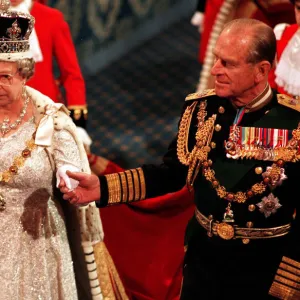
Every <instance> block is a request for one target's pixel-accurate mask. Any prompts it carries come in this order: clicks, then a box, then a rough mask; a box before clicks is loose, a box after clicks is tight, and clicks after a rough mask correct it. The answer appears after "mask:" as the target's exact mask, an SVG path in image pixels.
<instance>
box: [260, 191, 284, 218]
mask: <svg viewBox="0 0 300 300" xmlns="http://www.w3.org/2000/svg"><path fill="white" fill-rule="evenodd" d="M256 205H257V206H258V207H259V211H260V212H262V213H264V215H265V217H266V218H268V217H269V216H270V215H271V214H274V213H276V211H277V209H278V208H280V207H281V206H282V205H281V204H280V203H279V200H278V198H277V197H275V196H274V195H273V194H272V193H271V194H269V196H268V197H263V198H262V201H261V202H259V203H257V204H256Z"/></svg>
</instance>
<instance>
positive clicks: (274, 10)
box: [198, 0, 295, 63]
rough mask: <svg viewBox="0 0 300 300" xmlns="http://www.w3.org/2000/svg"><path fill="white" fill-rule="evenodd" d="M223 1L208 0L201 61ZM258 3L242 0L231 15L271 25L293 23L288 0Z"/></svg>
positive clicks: (202, 36) (269, 0)
mask: <svg viewBox="0 0 300 300" xmlns="http://www.w3.org/2000/svg"><path fill="white" fill-rule="evenodd" d="M199 1H201V0H199ZM223 2H224V0H209V1H206V6H205V18H204V31H203V33H202V35H201V40H200V47H199V56H198V59H199V62H200V63H203V61H204V57H205V51H206V47H207V43H208V40H209V38H210V34H211V32H212V28H213V25H214V23H215V20H216V17H217V14H218V13H219V11H220V8H221V6H222V4H223ZM256 3H258V5H259V6H257V5H256V4H254V1H251V0H243V1H240V2H239V3H238V5H237V7H236V10H235V12H233V13H232V14H233V15H232V16H231V17H233V18H243V17H244V18H253V19H257V20H260V21H262V22H265V23H267V24H268V25H270V26H271V27H274V26H275V25H276V24H278V23H282V22H288V23H293V20H294V19H295V18H294V10H293V5H292V4H291V3H290V2H289V1H288V0H275V1H274V0H259V1H256Z"/></svg>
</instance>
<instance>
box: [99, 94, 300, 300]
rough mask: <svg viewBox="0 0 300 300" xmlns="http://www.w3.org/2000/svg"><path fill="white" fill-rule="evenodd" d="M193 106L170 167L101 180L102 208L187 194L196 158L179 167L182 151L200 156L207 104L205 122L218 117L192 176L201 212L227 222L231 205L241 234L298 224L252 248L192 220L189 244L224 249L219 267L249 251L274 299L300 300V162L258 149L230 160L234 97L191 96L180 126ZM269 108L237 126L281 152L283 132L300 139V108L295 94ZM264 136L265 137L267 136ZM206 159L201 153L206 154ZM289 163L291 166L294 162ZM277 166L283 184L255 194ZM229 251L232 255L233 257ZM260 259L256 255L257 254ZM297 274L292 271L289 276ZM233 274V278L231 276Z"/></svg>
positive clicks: (247, 114)
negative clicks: (212, 233)
mask: <svg viewBox="0 0 300 300" xmlns="http://www.w3.org/2000/svg"><path fill="white" fill-rule="evenodd" d="M259 100H260V99H256V101H255V102H256V103H259ZM192 106H194V110H193V112H192V114H191V117H190V118H189V119H187V122H186V124H187V125H186V126H185V127H184V126H180V128H179V133H178V135H177V137H176V138H175V139H174V141H172V143H171V144H170V146H169V149H168V152H167V153H166V155H165V156H164V158H163V163H162V164H161V165H157V166H155V165H144V166H142V167H141V168H137V169H132V170H128V171H125V172H121V173H118V174H111V175H106V176H103V177H100V181H101V195H102V196H101V201H100V202H98V203H97V205H98V206H107V205H113V204H116V203H125V202H131V201H137V200H142V199H146V198H151V197H155V196H159V195H162V194H165V193H168V192H174V191H177V190H179V189H180V188H182V187H183V186H184V185H185V184H186V181H187V178H189V173H190V172H191V168H190V165H191V164H192V163H193V161H192V160H191V161H190V162H189V163H187V165H184V164H182V162H180V160H179V158H178V157H179V156H180V151H181V150H180V145H181V144H183V145H184V147H187V148H188V151H189V152H192V151H193V149H194V147H195V144H196V143H197V140H196V135H197V132H198V135H199V130H198V129H199V128H200V129H201V128H204V124H203V123H201V124H200V123H199V111H200V110H201V109H200V108H201V106H202V108H203V107H204V111H205V118H204V120H205V121H206V120H208V119H209V118H211V117H212V116H214V118H215V120H214V123H213V125H212V126H213V127H212V130H210V131H209V132H211V134H212V136H211V139H210V140H209V144H208V146H209V149H210V151H209V153H208V156H207V158H206V159H204V161H202V162H200V165H201V166H200V167H199V165H198V163H199V160H198V161H196V163H195V168H194V171H193V173H192V176H190V177H191V178H193V177H194V178H195V179H194V181H193V182H190V184H191V185H192V186H193V191H194V193H195V203H196V207H197V210H198V211H199V212H200V213H201V214H202V215H204V216H206V217H208V216H211V218H213V220H216V221H217V222H223V220H224V218H225V212H226V208H228V204H229V203H230V205H231V206H230V209H231V210H232V212H233V217H232V219H233V220H234V222H232V223H230V224H232V225H235V226H238V227H241V228H247V227H248V228H251V227H253V228H261V229H264V228H276V227H278V228H281V227H282V226H285V225H288V224H291V228H292V229H291V230H289V233H288V234H287V235H284V236H283V237H275V238H270V239H269V238H267V237H266V238H264V239H261V240H256V239H254V240H252V239H251V238H250V243H249V239H243V240H242V239H235V238H233V239H231V240H229V241H228V240H225V239H222V238H220V237H219V236H217V237H216V236H213V237H211V238H209V237H208V236H207V234H206V230H205V229H204V228H202V227H201V226H200V225H199V223H198V222H197V221H196V219H195V218H193V219H192V220H191V223H190V224H189V226H188V230H187V240H186V243H187V244H188V245H189V244H193V245H195V244H197V243H198V242H199V241H200V242H199V244H201V245H202V246H203V245H204V244H205V245H206V247H207V249H208V250H207V252H210V250H211V251H214V253H215V251H216V249H220V250H219V251H218V255H216V256H215V257H214V258H213V260H214V264H215V265H216V264H217V263H215V262H216V261H218V262H219V263H222V264H223V267H224V268H227V267H228V266H229V265H226V264H225V265H224V261H226V257H227V256H228V254H230V255H231V254H232V253H236V254H238V253H240V251H244V249H248V250H247V251H249V253H250V252H251V258H249V261H251V262H253V264H254V265H255V268H256V270H257V274H259V273H262V272H264V271H266V272H265V273H264V275H265V276H263V277H262V281H264V282H262V286H263V287H264V288H265V289H266V290H267V291H269V293H270V294H272V295H273V296H275V297H278V298H282V299H283V298H284V297H286V295H287V294H288V295H292V296H291V297H290V298H288V297H287V298H285V299H299V298H293V297H300V293H299V289H298V285H297V282H299V281H300V275H299V274H300V247H299V238H300V232H299V229H300V227H299V217H300V215H296V217H295V218H294V217H293V215H294V212H295V210H297V211H299V212H300V201H299V192H298V191H299V190H298V187H299V176H298V174H299V171H300V169H299V163H298V162H297V159H293V160H292V159H290V158H288V156H285V157H284V158H285V160H286V161H285V160H283V159H281V158H280V157H279V158H280V159H278V157H273V161H272V160H266V157H263V156H261V157H259V155H256V154H254V152H255V151H254V152H253V153H252V154H249V153H248V152H247V151H245V153H244V154H243V155H244V157H243V158H242V157H239V158H236V159H233V158H232V157H230V154H229V155H228V151H226V148H225V146H226V147H227V146H228V145H227V144H226V142H228V141H230V138H229V137H230V132H231V131H230V128H232V125H233V123H234V121H235V119H237V112H238V110H237V108H236V107H234V105H233V104H232V103H231V102H230V101H229V100H228V99H225V98H220V97H218V96H216V95H215V93H214V91H209V92H207V93H204V94H202V95H199V94H192V95H189V96H188V97H187V98H186V101H185V105H184V108H183V113H182V116H181V120H180V122H179V123H180V124H182V120H183V119H184V118H186V114H185V112H186V111H187V109H189V108H191V107H192ZM262 106H263V107H261V108H259V109H253V111H252V110H251V108H250V109H248V110H247V109H246V110H245V111H244V114H243V116H242V117H241V118H240V120H239V124H238V126H240V130H243V128H246V133H245V135H247V128H260V129H261V131H260V137H259V130H258V129H257V130H254V134H255V135H258V136H256V137H255V136H254V141H256V142H257V144H259V140H261V143H260V144H261V146H262V144H264V143H263V140H264V138H265V139H266V138H267V139H269V141H268V146H267V147H266V148H275V146H276V145H274V143H275V140H276V143H277V146H280V145H279V142H280V143H282V141H280V140H281V139H280V138H278V137H276V138H274V134H275V135H277V133H278V132H281V133H282V132H283V131H284V132H285V134H286V136H289V139H291V137H292V136H293V132H294V136H296V135H297V134H296V133H297V131H296V129H297V128H298V122H299V112H298V111H297V109H298V107H299V106H298V104H297V103H295V102H293V101H292V99H290V98H288V96H281V95H275V94H274V93H273V92H272V93H271V96H270V97H269V99H267V100H266V101H265V102H264V103H263V104H262ZM201 126H202V127H201ZM274 129H276V130H274ZM293 130H294V131H293ZM252 132H253V130H252ZM274 132H275V133H274ZM261 133H263V135H265V137H264V138H263V135H262V134H261ZM281 133H279V134H278V136H279V135H281ZM184 134H186V137H188V138H187V139H184V141H185V142H184V143H181V144H180V143H178V139H182V138H183V136H184ZM248 134H249V132H248ZM242 140H247V138H245V137H244V136H242ZM198 142H199V141H198ZM251 143H253V141H252V142H251ZM282 145H283V144H282ZM200 146H201V145H200ZM297 147H298V146H297ZM262 148H263V147H262ZM297 153H298V152H297ZM231 154H232V153H231ZM251 155H252V156H251ZM199 156H201V155H200V154H199ZM231 156H234V155H231ZM288 159H290V160H291V161H287V160H288ZM278 161H280V163H279V167H278V165H277V163H278ZM207 164H208V165H209V166H210V169H211V170H213V174H214V176H213V179H211V180H208V177H209V174H211V172H208V173H209V174H208V173H207V172H206V173H205V172H204V171H205V170H207V169H205V167H203V165H205V166H207ZM197 166H198V167H199V168H198V169H197ZM272 166H273V167H274V169H276V168H277V167H278V168H277V170H280V175H279V177H278V178H277V181H276V180H275V179H276V178H275V179H274V178H273V179H274V182H273V184H274V185H273V186H271V185H270V184H265V189H261V190H260V191H259V192H258V193H253V192H252V191H258V190H259V187H261V186H262V185H263V184H262V182H264V178H265V177H268V178H269V179H270V177H269V175H270V170H271V171H272V169H270V167H271V168H272ZM276 166H277V167H276ZM267 168H268V169H267ZM268 171H269V173H268ZM275 173H276V172H275ZM275 177H276V176H275ZM265 181H268V180H267V179H266V180H265ZM269 183H270V182H269ZM257 184H258V185H257ZM216 187H224V188H225V190H226V193H227V194H226V195H227V196H224V195H223V196H222V197H220V195H222V193H221V192H220V190H218V189H217V188H216ZM270 187H271V188H270ZM257 188H258V189H257ZM249 191H251V192H252V193H250V196H249V197H248V198H247V197H246V198H247V199H244V198H243V197H242V196H241V195H245V194H246V195H248V194H247V192H249ZM229 194H231V195H234V197H233V198H234V200H232V199H231V201H228V199H227V198H228V197H229V196H230V195H229ZM240 196H241V197H240ZM239 197H240V198H239ZM229 198H230V197H229ZM263 199H264V200H265V202H264V201H263ZM268 201H269V202H268ZM270 201H271V202H270ZM266 203H267V204H266ZM268 205H270V206H271V207H270V206H268ZM270 235H272V233H270ZM243 243H244V244H243ZM248 243H249V244H248ZM229 245H230V252H228V246H229ZM216 246H217V247H218V248H216ZM245 247H248V248H245ZM249 249H251V251H250V250H249ZM262 251H266V252H267V253H268V255H267V257H268V259H266V256H263V255H261V253H262ZM253 253H257V254H255V255H254V254H253ZM205 259H206V258H204V260H205ZM230 264H231V265H232V264H234V261H231V262H230ZM279 266H280V267H279ZM210 267H211V268H213V265H210ZM291 268H292V271H290V270H291ZM216 270H219V269H218V266H216ZM276 270H277V271H276ZM288 270H289V271H288ZM228 272H229V273H228V275H229V277H230V271H228ZM276 272H277V273H276ZM282 272H285V273H284V274H286V273H287V275H282ZM248 273H249V272H248V271H247V270H246V269H245V272H244V273H243V272H242V273H241V274H242V276H245V277H244V278H243V280H246V278H247V276H249V275H251V276H252V277H253V275H254V274H248ZM257 274H256V275H257ZM287 278H288V279H287ZM237 280H238V279H237ZM246 281H247V280H246ZM291 291H292V292H291ZM258 295H259V294H258ZM293 295H294V296H293Z"/></svg>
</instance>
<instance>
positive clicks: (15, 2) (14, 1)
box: [10, 0, 24, 6]
mask: <svg viewBox="0 0 300 300" xmlns="http://www.w3.org/2000/svg"><path fill="white" fill-rule="evenodd" d="M23 1H24V0H10V4H11V6H17V5H19V4H20V3H22V2H23Z"/></svg>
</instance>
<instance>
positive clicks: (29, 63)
mask: <svg viewBox="0 0 300 300" xmlns="http://www.w3.org/2000/svg"><path fill="white" fill-rule="evenodd" d="M16 63H17V68H18V72H19V74H20V76H22V77H23V78H24V79H26V80H28V79H30V78H31V77H32V76H33V74H34V65H35V61H34V59H33V58H23V59H20V60H17V61H16Z"/></svg>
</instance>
